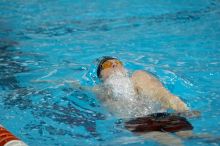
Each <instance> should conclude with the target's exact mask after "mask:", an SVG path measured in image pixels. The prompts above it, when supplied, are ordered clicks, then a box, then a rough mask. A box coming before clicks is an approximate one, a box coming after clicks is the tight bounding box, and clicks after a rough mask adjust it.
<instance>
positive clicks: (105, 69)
mask: <svg viewBox="0 0 220 146" xmlns="http://www.w3.org/2000/svg"><path fill="white" fill-rule="evenodd" d="M116 72H121V73H123V74H124V73H125V72H126V71H125V68H124V66H123V64H122V62H121V61H119V60H118V59H117V58H114V57H109V56H104V57H103V58H102V59H101V60H100V62H99V64H98V68H97V76H98V77H99V78H100V79H102V80H106V79H108V78H109V76H111V75H112V74H114V73H116Z"/></svg>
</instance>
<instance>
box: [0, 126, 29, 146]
mask: <svg viewBox="0 0 220 146" xmlns="http://www.w3.org/2000/svg"><path fill="white" fill-rule="evenodd" d="M0 146H28V145H27V144H26V143H24V142H23V141H21V140H20V139H19V138H17V137H16V136H14V135H13V134H12V133H11V132H9V131H8V130H7V129H5V128H4V127H3V126H2V125H0Z"/></svg>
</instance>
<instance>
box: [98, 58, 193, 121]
mask: <svg viewBox="0 0 220 146" xmlns="http://www.w3.org/2000/svg"><path fill="white" fill-rule="evenodd" d="M97 76H98V77H99V79H100V80H101V85H99V86H98V87H95V88H94V89H95V91H96V93H97V94H98V97H99V98H100V99H101V101H103V103H104V105H106V106H107V107H108V109H110V111H112V113H113V114H115V115H117V116H119V117H122V118H131V117H141V116H144V115H148V114H151V113H155V112H165V111H166V110H168V109H173V110H174V111H176V112H186V111H188V110H189V108H188V107H187V105H186V104H185V103H184V102H183V101H182V100H181V99H180V98H179V97H177V96H175V95H173V94H172V93H170V92H169V91H168V90H167V89H166V88H165V87H164V86H163V85H162V83H161V82H160V81H159V80H158V79H157V78H155V77H154V76H153V75H151V74H150V73H148V72H146V71H142V70H138V71H135V72H134V73H133V74H132V75H131V77H129V75H128V71H127V70H126V69H125V68H124V66H123V63H122V62H121V61H119V60H118V59H117V58H113V57H103V58H102V59H101V61H100V62H99V64H98V68H97Z"/></svg>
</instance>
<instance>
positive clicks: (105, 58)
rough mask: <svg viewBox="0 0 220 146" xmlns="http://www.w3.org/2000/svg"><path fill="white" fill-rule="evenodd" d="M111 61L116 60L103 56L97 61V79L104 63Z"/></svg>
mask: <svg viewBox="0 0 220 146" xmlns="http://www.w3.org/2000/svg"><path fill="white" fill-rule="evenodd" d="M113 59H115V60H118V59H117V58H115V57H110V56H103V57H102V58H101V60H100V61H99V64H98V67H97V76H98V77H99V78H100V77H101V76H100V73H101V70H102V64H103V63H105V62H106V61H108V60H113Z"/></svg>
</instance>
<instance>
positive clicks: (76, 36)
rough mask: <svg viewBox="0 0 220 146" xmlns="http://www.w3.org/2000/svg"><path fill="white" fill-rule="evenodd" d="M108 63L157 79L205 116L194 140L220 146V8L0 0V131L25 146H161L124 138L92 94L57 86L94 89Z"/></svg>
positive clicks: (204, 2) (218, 4)
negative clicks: (101, 63) (110, 59)
mask: <svg viewBox="0 0 220 146" xmlns="http://www.w3.org/2000/svg"><path fill="white" fill-rule="evenodd" d="M104 55H108V56H115V57H118V58H120V59H121V60H122V61H123V62H124V64H125V66H126V68H128V69H129V70H130V71H131V72H132V71H134V70H138V69H142V70H146V71H149V72H151V73H153V74H155V75H156V76H157V77H158V78H159V79H160V80H161V82H163V84H164V85H165V86H166V88H168V89H169V90H170V91H171V92H172V93H174V94H176V95H178V96H180V97H181V98H182V99H183V100H184V101H185V102H186V103H187V105H188V106H189V107H190V108H191V109H194V110H199V111H201V113H202V116H201V118H197V119H190V122H191V123H192V124H193V125H194V130H193V131H194V133H209V134H212V135H214V136H220V128H219V127H220V122H219V121H220V108H219V104H220V100H219V98H220V90H219V89H220V1H219V0H180V1H174V0H166V1H164V0H154V1H153V0H152V1H150V0H139V1H132V0H120V1H110V0H109V1H107V0H106V1H105V0H97V1H84V0H74V1H70V0H60V1H52V0H48V1H41V0H24V1H19V0H14V1H9V0H1V2H0V124H2V125H4V126H5V127H6V128H7V129H8V130H10V131H11V132H12V133H14V134H15V135H17V136H18V137H19V138H21V139H22V140H23V141H25V142H26V143H27V144H29V145H31V146H55V145H60V146H61V145H62V146H73V145H74V146H84V145H89V146H96V145H129V146H133V145H134V146H135V145H159V144H158V143H157V142H155V141H152V140H144V139H142V138H141V137H138V136H136V135H133V134H132V133H130V132H128V131H126V130H125V129H124V128H123V124H121V123H120V121H119V119H118V118H117V117H114V116H109V111H108V110H106V109H105V108H104V107H103V106H102V104H101V103H100V101H99V100H98V99H97V98H96V95H94V94H93V93H91V92H87V91H82V90H79V89H77V88H74V87H72V86H71V85H70V84H68V83H65V84H62V81H63V80H78V81H80V82H81V84H83V85H87V86H92V85H94V84H96V81H97V78H96V74H95V69H96V66H95V60H96V59H97V58H99V57H101V56H104ZM35 80H51V81H53V82H51V83H50V82H49V83H45V82H44V83H39V82H38V83H37V82H33V81H35ZM183 142H184V145H188V146H191V145H207V146H208V145H219V144H220V141H218V140H205V139H185V140H184V139H183Z"/></svg>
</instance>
